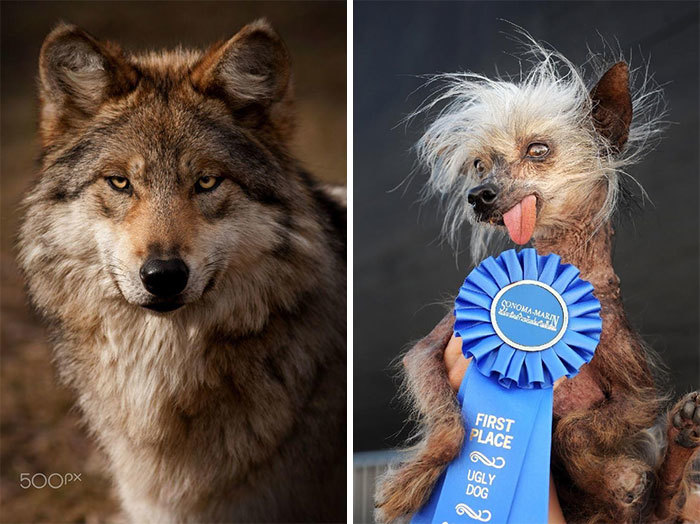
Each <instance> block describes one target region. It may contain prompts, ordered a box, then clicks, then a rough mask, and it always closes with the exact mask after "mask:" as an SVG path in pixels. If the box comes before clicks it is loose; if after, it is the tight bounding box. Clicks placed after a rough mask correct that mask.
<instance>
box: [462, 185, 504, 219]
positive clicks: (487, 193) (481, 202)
mask: <svg viewBox="0 0 700 524" xmlns="http://www.w3.org/2000/svg"><path fill="white" fill-rule="evenodd" d="M497 198H498V186H496V185H495V184H482V185H480V186H476V187H473V188H471V189H470V190H469V193H467V202H469V204H470V205H471V206H472V207H473V208H474V211H475V212H476V213H477V214H479V215H481V214H486V213H487V212H488V211H489V210H490V208H491V206H493V204H494V202H496V199H497Z"/></svg>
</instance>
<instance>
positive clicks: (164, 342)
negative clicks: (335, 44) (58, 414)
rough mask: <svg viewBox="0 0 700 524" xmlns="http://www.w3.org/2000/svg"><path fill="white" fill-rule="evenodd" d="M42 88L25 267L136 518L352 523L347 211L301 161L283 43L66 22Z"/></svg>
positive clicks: (250, 32) (43, 70)
mask: <svg viewBox="0 0 700 524" xmlns="http://www.w3.org/2000/svg"><path fill="white" fill-rule="evenodd" d="M39 76H40V99H41V118H40V136H41V146H42V155H41V173H40V176H39V177H38V180H37V182H36V184H35V185H34V187H33V188H32V189H31V191H30V192H29V194H28V195H27V196H26V199H25V200H24V209H25V212H24V213H25V216H24V220H23V223H22V225H21V230H20V234H19V246H18V247H19V256H18V259H19V263H20V266H21V268H22V271H23V273H24V275H25V278H26V282H27V287H28V290H29V295H30V297H31V300H32V303H33V305H34V306H35V307H36V309H37V310H38V311H39V312H40V313H41V314H42V315H43V316H44V317H45V318H46V320H47V321H48V325H49V328H50V333H51V338H52V341H53V346H54V349H55V360H56V364H57V367H58V370H59V374H60V377H61V378H62V380H63V381H64V382H65V383H67V384H68V385H70V386H71V387H72V388H73V389H74V390H75V391H76V393H77V397H78V405H79V407H80V408H81V410H82V412H83V413H84V416H85V418H86V420H87V422H88V426H89V428H90V430H91V432H92V433H93V434H94V436H95V438H96V439H97V441H98V442H99V444H100V446H101V448H102V449H103V450H104V452H105V453H106V455H107V457H108V459H109V464H110V468H111V472H112V474H113V477H114V480H115V482H116V485H117V488H118V493H119V496H120V499H121V502H122V505H123V508H124V510H125V511H126V513H127V514H128V516H129V517H130V519H131V520H132V521H133V522H195V521H198V522H199V521H206V522H212V521H216V522H230V521H246V522H251V521H264V522H321V521H324V522H325V521H340V520H344V518H345V497H346V491H345V445H344V442H345V438H346V437H345V427H346V425H345V420H346V407H345V406H346V396H345V381H346V378H345V373H346V371H345V369H346V348H345V333H346V318H345V317H346V313H345V311H346V306H345V304H346V300H345V296H346V290H345V272H346V269H345V268H346V265H345V253H346V248H345V242H346V240H345V209H344V204H343V203H342V202H341V199H340V198H338V197H337V193H336V194H332V193H331V192H330V191H327V190H326V189H325V188H323V187H322V186H321V185H319V184H318V183H317V182H315V181H314V180H313V178H311V177H310V176H309V175H308V174H307V173H305V172H304V170H303V169H302V168H301V167H300V165H299V163H298V162H297V161H296V160H295V159H294V158H293V157H292V156H291V154H290V152H289V149H288V143H289V140H290V138H291V136H292V131H293V111H292V107H291V98H292V97H291V80H290V67H289V58H288V54H287V50H286V48H285V46H284V44H283V43H282V41H281V40H280V38H279V37H278V36H277V34H276V33H275V32H274V30H273V29H272V28H271V27H270V26H269V25H268V24H267V22H265V21H258V22H255V23H253V24H250V25H248V26H246V27H245V28H243V29H242V30H241V31H240V32H239V33H237V34H236V35H235V36H234V37H232V38H231V39H230V40H228V41H225V42H220V43H218V44H216V45H214V46H213V47H212V48H211V49H209V50H208V51H206V52H201V51H190V50H183V49H176V50H174V51H164V52H159V53H150V54H145V55H139V56H136V55H129V54H126V53H125V52H123V51H121V50H120V49H119V48H118V47H117V46H116V45H114V44H110V43H104V42H101V41H99V40H97V39H96V38H94V37H92V36H91V35H89V34H88V33H86V32H84V31H82V30H80V29H78V28H76V27H73V26H69V25H61V26H60V27H57V28H56V29H55V30H54V31H53V32H51V34H49V36H48V37H47V38H46V40H45V42H44V44H43V47H42V50H41V56H40V69H39ZM175 257H177V258H178V259H179V260H181V261H183V262H184V264H185V265H186V266H187V268H188V277H187V283H186V287H185V288H184V289H183V290H182V291H181V292H180V293H179V294H178V295H177V296H176V297H172V298H166V299H161V298H160V297H154V296H153V295H152V294H151V293H149V291H147V290H146V288H145V286H144V284H143V283H142V280H143V276H142V275H141V271H140V269H142V268H143V265H144V263H145V262H147V261H148V260H152V259H172V258H175ZM153 309H156V311H154V310H153ZM168 309H174V310H173V311H170V312H164V311H165V310H168ZM158 310H160V311H161V312H159V311H158Z"/></svg>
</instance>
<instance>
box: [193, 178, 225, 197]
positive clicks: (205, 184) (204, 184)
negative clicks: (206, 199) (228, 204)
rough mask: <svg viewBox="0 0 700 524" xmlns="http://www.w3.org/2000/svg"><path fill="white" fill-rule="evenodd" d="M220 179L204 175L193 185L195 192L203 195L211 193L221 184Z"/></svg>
mask: <svg viewBox="0 0 700 524" xmlns="http://www.w3.org/2000/svg"><path fill="white" fill-rule="evenodd" d="M221 180H222V178H221V177H219V176H211V175H204V176H201V177H199V179H198V180H197V183H196V184H195V185H194V188H195V191H197V192H198V193H204V192H206V191H213V190H214V189H216V188H217V187H219V184H221Z"/></svg>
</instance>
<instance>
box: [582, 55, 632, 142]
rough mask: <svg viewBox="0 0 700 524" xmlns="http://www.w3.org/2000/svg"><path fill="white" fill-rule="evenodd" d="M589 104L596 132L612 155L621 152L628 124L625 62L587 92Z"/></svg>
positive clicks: (628, 129) (628, 104)
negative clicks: (607, 144) (605, 140)
mask: <svg viewBox="0 0 700 524" xmlns="http://www.w3.org/2000/svg"><path fill="white" fill-rule="evenodd" d="M591 101H592V102H593V112H592V115H591V116H592V117H593V123H594V125H595V128H596V130H597V131H598V133H599V134H600V135H601V136H603V137H604V138H606V139H607V140H608V142H609V143H610V145H611V146H612V147H613V148H614V149H615V150H616V151H621V150H622V148H623V147H624V145H625V143H626V142H627V138H628V136H629V131H630V124H631V123H632V97H631V95H630V87H629V68H628V67H627V64H626V63H625V62H618V63H617V64H615V65H614V66H612V67H611V68H610V69H608V70H607V72H606V73H605V74H604V75H603V76H602V77H601V79H600V80H599V81H598V83H597V84H596V86H595V87H594V88H593V89H592V90H591Z"/></svg>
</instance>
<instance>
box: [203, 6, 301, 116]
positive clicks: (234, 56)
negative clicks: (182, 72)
mask: <svg viewBox="0 0 700 524" xmlns="http://www.w3.org/2000/svg"><path fill="white" fill-rule="evenodd" d="M190 78H191V80H192V84H193V86H194V87H195V89H197V90H198V91H199V92H201V93H203V94H206V95H209V96H214V97H218V98H221V99H223V100H224V101H225V102H226V103H227V104H228V105H229V107H230V108H231V109H232V110H233V111H234V112H243V111H245V110H246V109H263V110H269V109H271V107H272V106H273V105H275V104H276V103H278V102H282V101H283V100H284V99H285V98H287V95H288V92H289V90H290V63H289V54H288V52H287V48H286V47H285V45H284V43H283V42H282V39H281V38H280V37H279V36H278V35H277V33H276V32H275V30H274V29H272V27H271V26H270V24H269V23H268V22H267V21H266V20H258V21H256V22H253V23H252V24H248V25H247V26H245V27H244V28H243V29H241V30H240V31H239V32H238V33H237V34H236V35H234V36H233V37H232V38H231V39H229V40H228V41H226V42H223V43H219V44H217V45H215V46H214V47H212V48H211V49H210V50H209V51H208V52H207V53H206V54H205V55H204V56H203V57H202V59H201V60H200V61H199V62H198V63H197V64H196V65H195V66H194V68H193V69H192V71H191V73H190Z"/></svg>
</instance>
